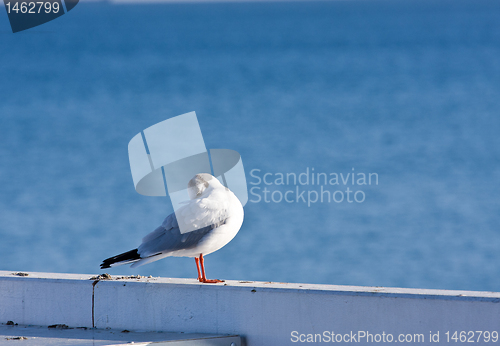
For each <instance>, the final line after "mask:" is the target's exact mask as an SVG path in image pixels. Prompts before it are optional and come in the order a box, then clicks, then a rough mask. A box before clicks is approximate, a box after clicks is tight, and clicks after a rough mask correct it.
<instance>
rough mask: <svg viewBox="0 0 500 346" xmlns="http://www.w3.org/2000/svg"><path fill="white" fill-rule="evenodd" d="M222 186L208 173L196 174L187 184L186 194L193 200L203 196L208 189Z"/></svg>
mask: <svg viewBox="0 0 500 346" xmlns="http://www.w3.org/2000/svg"><path fill="white" fill-rule="evenodd" d="M221 186H223V185H222V184H221V183H220V182H219V180H217V178H216V177H214V176H213V175H211V174H208V173H199V174H196V175H195V176H194V177H193V179H191V180H190V181H189V183H188V193H189V198H190V199H195V198H198V197H200V196H201V195H203V193H204V192H205V191H206V190H207V189H209V188H216V187H221Z"/></svg>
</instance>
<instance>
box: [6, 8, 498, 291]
mask: <svg viewBox="0 0 500 346" xmlns="http://www.w3.org/2000/svg"><path fill="white" fill-rule="evenodd" d="M0 64H1V68H0V130H1V135H0V211H1V212H0V269H2V270H12V271H48V272H71V273H88V274H95V273H100V270H99V269H98V268H99V263H100V262H101V260H103V259H104V258H107V257H110V256H113V255H115V254H118V253H121V252H124V251H127V250H130V249H133V248H135V247H137V246H138V245H139V243H140V241H141V238H142V237H143V236H145V235H146V234H147V233H149V232H150V231H152V230H153V229H154V228H155V227H156V226H157V225H158V224H159V223H160V222H161V221H162V220H163V218H164V217H165V216H166V215H168V214H169V213H170V212H172V206H171V204H170V201H169V200H168V199H166V198H153V197H144V196H141V195H139V194H137V193H136V192H135V190H134V186H133V183H132V178H131V174H130V168H129V163H128V153H127V145H128V141H129V140H130V139H131V138H132V137H133V136H134V135H135V134H137V133H139V132H140V131H141V130H143V129H144V128H146V127H149V126H151V125H153V124H156V123H157V122H160V121H162V120H164V119H167V118H170V117H173V116H176V115H179V114H183V113H186V112H189V111H196V112H197V115H198V120H199V123H200V126H201V129H202V132H203V135H204V138H205V142H206V145H207V147H208V148H227V149H233V150H236V151H238V152H239V153H240V154H241V156H242V160H243V164H244V167H245V171H246V175H247V181H248V183H249V189H250V188H254V189H253V190H251V191H253V193H251V194H250V195H249V197H250V202H249V203H248V204H247V205H246V206H245V221H244V224H243V227H242V229H241V230H240V232H239V234H238V235H237V236H236V238H235V239H234V240H233V241H232V242H231V243H229V244H228V245H227V246H226V247H224V248H223V249H221V250H219V251H218V252H216V253H214V254H211V255H209V256H207V258H206V268H207V275H208V276H209V277H211V278H221V279H236V280H260V281H283V282H286V281H288V282H306V283H324V284H342V285H374V286H399V287H421V288H444V289H471V290H491V291H499V290H500V275H498V273H499V272H500V251H499V248H500V226H499V224H500V203H499V197H498V196H499V193H500V184H499V181H500V136H499V134H500V97H499V95H500V3H499V2H497V1H482V0H479V1H472V0H471V1H453V2H452V1H439V2H437V1H332V2H325V1H322V2H269V3H267V2H258V3H204V4H147V5H138V4H134V5H116V4H115V5H114V4H111V3H107V2H90V3H87V2H81V3H80V4H79V5H78V6H77V7H76V8H75V9H74V10H72V11H71V12H70V13H68V14H67V15H64V16H62V17H60V18H58V19H56V20H54V21H52V22H50V23H47V24H45V25H43V26H40V27H37V28H34V29H31V30H28V31H25V32H21V33H17V34H12V33H11V32H10V27H9V24H8V21H7V15H6V13H5V12H4V11H3V10H0ZM313 169H314V173H325V174H327V176H328V177H329V179H330V178H334V177H335V174H338V176H339V180H340V182H339V185H331V184H326V185H324V184H323V185H318V184H317V180H316V184H314V185H313V184H312V180H311V179H312V175H311V173H312V171H313ZM304 172H309V179H310V181H309V185H301V184H300V183H297V184H293V181H290V184H289V185H277V184H276V179H278V178H279V174H278V173H282V174H284V175H285V177H286V174H289V177H291V175H290V174H292V173H295V175H296V176H297V177H298V176H299V175H300V174H301V173H304ZM266 173H269V175H267V176H266V177H267V180H266V182H268V183H271V184H270V185H265V184H264V182H263V181H261V182H260V184H259V178H260V179H262V178H263V176H264V174H266ZM341 173H342V177H344V178H345V177H346V176H347V174H353V173H355V176H356V181H355V183H354V184H352V180H351V181H347V180H348V179H347V180H346V184H344V183H343V182H342V178H341V177H340V174H341ZM361 173H364V174H366V175H367V177H368V174H369V173H372V178H373V180H372V184H371V185H358V184H357V182H358V181H357V179H358V178H360V177H361V176H362V175H360V174H361ZM255 176H257V177H259V178H256V177H255ZM270 178H272V179H270ZM316 178H317V176H316ZM350 178H352V176H351V175H349V179H350ZM376 178H377V179H376ZM302 182H305V175H303V176H302ZM332 182H333V183H334V182H335V181H332ZM360 182H362V181H360ZM376 182H378V184H377V183H376ZM278 183H279V180H278ZM264 188H267V190H268V191H269V193H268V195H267V200H268V201H270V202H269V203H266V201H265V200H264V197H266V196H264ZM322 188H323V190H321V189H322ZM347 188H349V189H350V191H354V192H356V191H362V193H360V192H358V194H357V195H356V197H357V199H358V201H360V200H361V199H363V201H362V202H356V201H353V198H354V195H353V193H351V195H350V197H349V198H350V200H351V201H353V202H352V203H349V202H348V201H347V199H348V196H347V192H346V191H347ZM297 189H299V194H300V192H301V191H305V195H303V196H305V200H302V199H301V198H299V197H298V196H296V192H297ZM325 190H326V191H328V192H327V193H329V194H330V197H331V194H333V193H335V191H339V192H338V193H336V194H335V198H336V199H337V200H340V196H341V194H344V195H343V196H344V200H343V201H342V202H338V203H337V202H335V201H330V202H327V200H326V195H323V196H324V197H325V199H324V200H323V203H321V201H318V202H316V203H310V205H308V203H307V194H308V192H310V194H311V198H312V199H314V193H318V192H319V193H321V192H322V191H325ZM287 191H292V192H291V193H289V194H288V195H287V196H288V199H289V200H291V201H292V202H291V203H288V202H286V201H284V200H282V201H281V202H279V203H278V202H275V201H278V200H279V197H280V196H282V197H283V196H284V194H285V193H287ZM271 194H272V195H271ZM257 196H259V197H260V198H261V201H260V202H256V201H257V200H258V199H259V198H258V197H257ZM362 197H363V198H362ZM271 198H274V201H273V200H272V199H271ZM108 272H109V273H111V274H141V275H153V276H171V277H188V278H194V277H196V269H195V264H194V260H192V259H188V258H168V259H164V260H161V261H158V262H155V263H153V264H149V265H147V266H144V267H140V268H138V269H134V270H132V269H130V268H128V267H124V266H122V267H118V268H113V269H111V270H108Z"/></svg>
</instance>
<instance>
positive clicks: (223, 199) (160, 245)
mask: <svg viewBox="0 0 500 346" xmlns="http://www.w3.org/2000/svg"><path fill="white" fill-rule="evenodd" d="M188 194H189V198H190V200H189V201H186V202H183V204H184V205H183V206H182V207H180V208H179V209H178V210H177V211H176V212H174V213H172V214H170V215H169V216H167V217H166V218H165V220H164V221H163V223H162V224H161V225H160V226H159V227H158V228H156V229H155V230H154V231H153V232H151V233H149V234H148V235H146V236H145V237H144V238H143V239H142V244H141V245H139V247H138V248H137V249H134V250H130V251H128V252H124V253H122V254H120V255H116V256H113V257H110V258H108V259H105V260H104V261H103V262H102V263H101V269H105V268H110V267H114V266H119V265H122V264H129V263H132V265H131V266H130V267H131V268H135V267H139V266H141V265H144V264H147V263H151V262H154V261H157V260H159V259H162V258H165V257H170V256H175V257H194V259H195V262H196V268H197V269H198V281H200V282H203V283H217V282H223V281H222V280H209V279H207V278H206V275H205V265H204V256H206V255H208V254H211V253H212V252H215V251H217V250H219V249H220V248H222V247H223V246H225V245H226V244H227V243H229V242H230V241H231V240H232V239H233V238H234V237H235V236H236V234H237V233H238V231H239V230H240V228H241V225H242V223H243V206H242V205H241V202H240V201H239V199H238V198H237V197H236V196H235V195H234V193H233V192H231V190H229V189H228V188H227V187H225V186H224V185H222V184H221V183H220V182H219V180H218V179H217V178H215V177H214V176H212V175H210V174H207V173H200V174H196V175H195V176H194V177H193V178H192V179H191V180H190V181H189V183H188ZM200 266H201V270H200Z"/></svg>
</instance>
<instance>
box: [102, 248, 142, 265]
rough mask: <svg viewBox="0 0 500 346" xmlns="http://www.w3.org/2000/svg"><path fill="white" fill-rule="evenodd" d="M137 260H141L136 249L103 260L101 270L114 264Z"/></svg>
mask: <svg viewBox="0 0 500 346" xmlns="http://www.w3.org/2000/svg"><path fill="white" fill-rule="evenodd" d="M138 259H141V255H139V252H137V249H134V250H130V251H127V252H124V253H122V254H119V255H116V256H113V257H110V258H107V259H105V260H104V261H102V263H101V269H106V268H111V265H112V264H114V263H118V262H124V261H134V260H138Z"/></svg>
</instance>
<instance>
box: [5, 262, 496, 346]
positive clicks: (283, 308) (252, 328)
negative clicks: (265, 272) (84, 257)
mask: <svg viewBox="0 0 500 346" xmlns="http://www.w3.org/2000/svg"><path fill="white" fill-rule="evenodd" d="M91 276H92V275H85V274H54V273H29V276H26V277H19V276H15V275H12V272H7V271H0V322H2V323H5V322H7V321H9V320H10V321H14V322H16V323H19V324H24V325H42V326H47V325H52V324H66V325H68V326H70V327H92V318H93V319H94V326H95V327H97V328H100V329H105V328H112V329H116V330H122V329H128V330H132V331H137V330H143V331H163V332H184V333H207V334H216V335H221V334H227V335H241V336H242V337H244V338H245V339H246V344H247V345H250V346H253V345H259V346H260V345H262V346H267V345H290V344H297V343H293V342H292V341H293V340H294V337H293V335H298V336H300V334H304V337H303V339H304V338H306V337H307V334H313V335H314V334H321V335H322V336H323V333H324V332H327V333H331V332H333V333H335V334H334V335H337V334H340V335H344V336H345V335H346V334H349V333H351V332H352V333H353V334H354V335H356V333H358V332H359V331H365V332H368V333H371V334H374V335H375V334H382V333H385V334H389V333H390V334H392V335H393V336H394V337H395V338H397V337H398V335H399V334H404V335H406V334H412V335H414V334H423V335H424V337H425V339H424V340H425V342H424V344H428V343H429V338H430V333H432V334H435V333H437V332H438V331H439V333H440V340H439V342H436V343H433V344H449V342H447V340H446V335H445V333H446V332H447V331H448V332H450V333H453V332H454V331H459V332H460V331H466V332H468V331H489V332H490V333H491V332H493V331H497V332H498V333H500V293H496V292H471V291H446V290H428V289H403V288H384V287H354V286H334V285H310V284H290V283H265V282H239V281H227V282H226V283H225V284H200V283H199V282H197V281H196V280H195V279H171V278H144V279H120V280H116V279H114V280H106V281H104V280H103V281H99V282H97V283H96V284H95V286H93V283H94V281H93V280H89V279H90V277H91ZM113 278H116V276H113ZM92 297H94V302H92ZM294 331H295V332H297V333H296V334H292V332H294ZM330 335H331V334H330ZM450 336H451V334H450ZM323 342H324V340H323ZM351 342H352V341H351ZM298 343H299V344H300V342H298ZM374 343H377V344H384V343H383V342H374ZM498 343H499V344H500V340H499V341H498ZM358 344H364V343H363V342H358ZM365 344H366V343H365ZM388 344H389V343H388Z"/></svg>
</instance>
